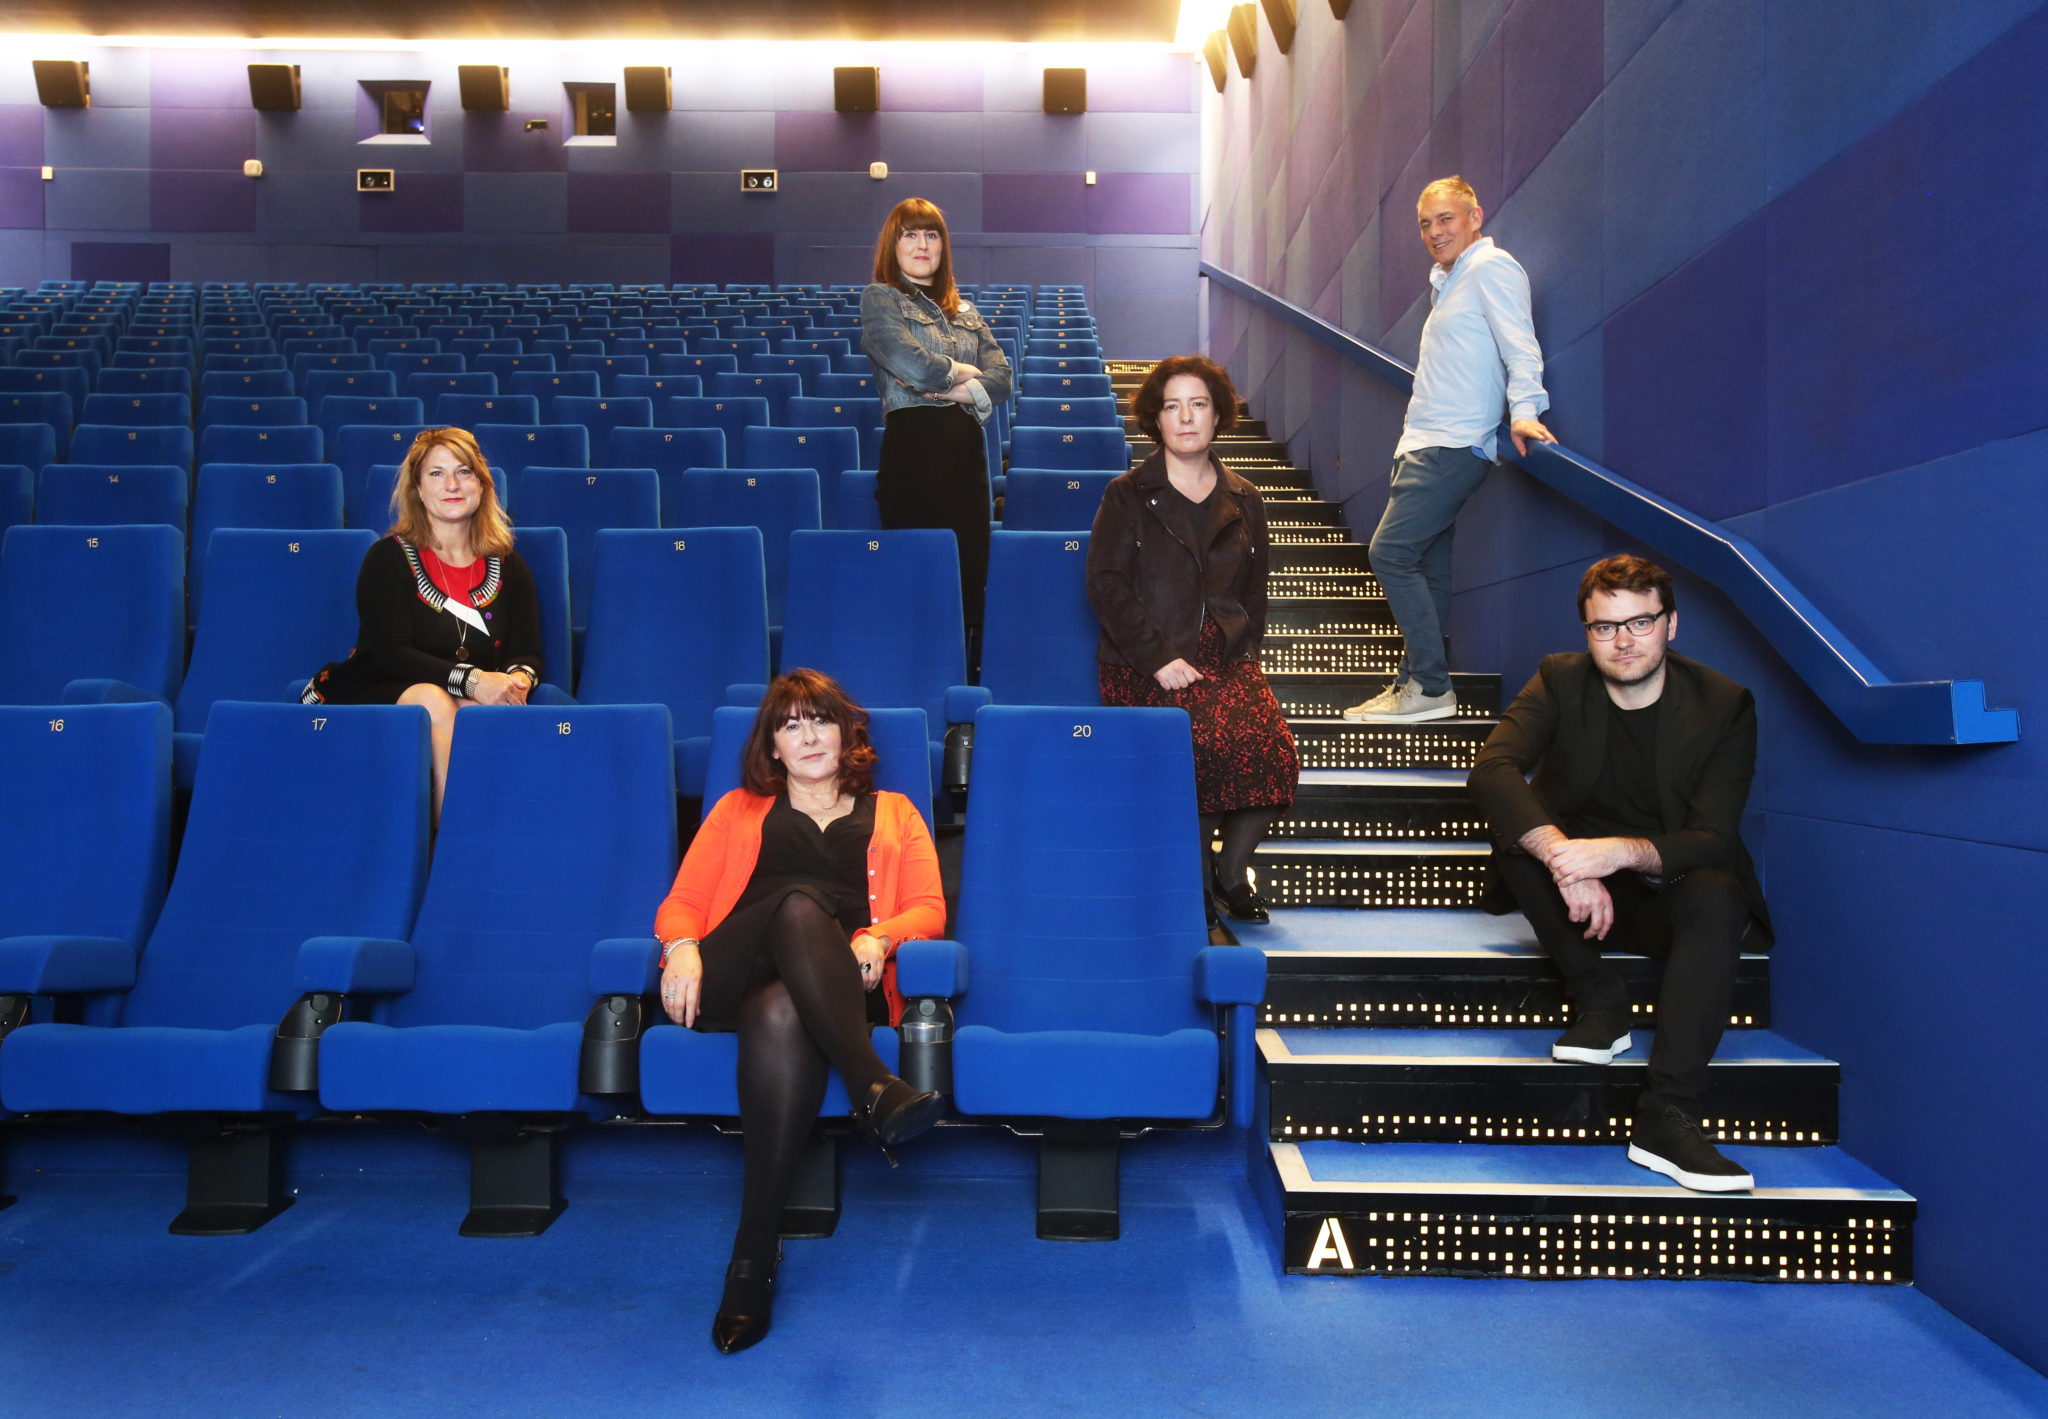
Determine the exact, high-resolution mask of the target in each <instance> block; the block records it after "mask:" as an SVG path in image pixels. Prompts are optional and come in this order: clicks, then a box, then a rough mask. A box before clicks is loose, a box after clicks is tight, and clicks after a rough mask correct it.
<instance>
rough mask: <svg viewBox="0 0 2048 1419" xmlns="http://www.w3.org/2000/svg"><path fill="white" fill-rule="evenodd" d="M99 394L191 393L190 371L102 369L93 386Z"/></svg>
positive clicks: (188, 394) (187, 394)
mask: <svg viewBox="0 0 2048 1419" xmlns="http://www.w3.org/2000/svg"><path fill="white" fill-rule="evenodd" d="M94 389H95V391H96V392H98V393H100V394H183V395H186V396H188V397H189V396H190V395H191V393H192V371H190V370H188V369H153V370H124V369H104V370H101V371H100V377H99V382H98V383H97V384H96V385H95V386H94Z"/></svg>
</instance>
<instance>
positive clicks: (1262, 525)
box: [1088, 355, 1301, 921]
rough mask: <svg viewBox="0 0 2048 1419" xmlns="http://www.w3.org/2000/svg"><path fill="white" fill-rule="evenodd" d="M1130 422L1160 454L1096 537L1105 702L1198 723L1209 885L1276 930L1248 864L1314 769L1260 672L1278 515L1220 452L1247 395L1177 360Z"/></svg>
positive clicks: (1188, 360) (1122, 485)
mask: <svg viewBox="0 0 2048 1419" xmlns="http://www.w3.org/2000/svg"><path fill="white" fill-rule="evenodd" d="M1131 412H1132V414H1133V415H1134V416H1135V417H1136V419H1137V421H1138V428H1139V431H1140V432H1142V433H1143V434H1144V435H1145V436H1146V437H1148V438H1150V439H1151V440H1152V441H1153V442H1154V443H1156V444H1157V445H1158V450H1157V451H1156V452H1155V453H1153V454H1152V456H1151V457H1150V458H1147V459H1146V460H1145V461H1144V462H1143V463H1140V464H1139V465H1138V466H1137V467H1136V468H1134V469H1132V470H1131V471H1130V472H1129V473H1126V474H1124V475H1123V476H1122V477H1121V478H1118V479H1116V480H1115V481H1114V482H1112V483H1111V484H1110V485H1109V487H1108V489H1107V490H1106V491H1105V492H1104V493H1103V497H1102V507H1101V509H1100V510H1099V511H1098V512H1097V513H1096V515H1095V527H1094V531H1093V532H1092V534H1091V535H1090V537H1089V541H1088V600H1089V602H1090V604H1092V605H1093V606H1094V608H1095V615H1096V617H1097V619H1099V620H1100V621H1101V622H1102V637H1101V639H1100V640H1099V641H1098V642H1097V643H1096V648H1095V659H1096V662H1097V665H1096V670H1097V674H1098V675H1099V677H1100V680H1101V684H1102V702H1103V703H1104V704H1108V705H1170V706H1174V707H1176V708H1180V709H1185V710H1186V711H1187V712H1188V716H1189V718H1190V719H1192V720H1193V721H1194V739H1195V793H1196V798H1197V800H1198V805H1199V809H1200V812H1201V815H1202V849H1203V850H1202V864H1203V869H1204V871H1203V880H1204V881H1205V882H1206V883H1209V884H1211V888H1212V890H1215V891H1220V893H1221V895H1222V898H1223V904H1224V905H1225V906H1226V907H1227V908H1228V909H1229V911H1230V914H1231V915H1232V916H1234V917H1236V918H1237V919H1238V920H1240V921H1265V920H1266V919H1267V918H1266V912H1267V905H1268V904H1267V902H1266V901H1265V899H1264V898H1262V897H1260V896H1259V894H1258V893H1257V892H1255V891H1254V890H1253V889H1252V885H1251V882H1250V879H1249V876H1248V873H1247V869H1248V868H1249V867H1250V866H1251V859H1252V852H1253V850H1254V849H1255V848H1257V847H1258V845H1259V841H1260V839H1262V838H1263V837H1265V835H1266V833H1267V831H1268V830H1269V829H1270V828H1271V827H1272V825H1273V823H1274V821H1275V820H1276V819H1278V818H1279V816H1280V815H1281V814H1282V813H1284V812H1286V811H1287V809H1288V808H1289V807H1291V806H1292V805H1293V803H1294V786H1295V784H1296V782H1297V781H1298V780H1299V779H1300V777H1301V759H1300V757H1299V755H1297V754H1296V752H1295V748H1294V736H1293V735H1292V734H1291V733H1290V732H1289V731H1288V728H1287V720H1286V719H1285V717H1284V716H1282V714H1281V713H1280V706H1279V704H1278V703H1277V702H1276V701H1275V700H1274V698H1273V691H1272V689H1271V688H1270V687H1269V686H1268V685H1267V684H1266V676H1265V672H1264V671H1263V670H1261V669H1260V668H1259V642H1260V640H1261V639H1262V638H1263V637H1264V635H1265V631H1266V563H1267V561H1268V559H1269V554H1268V547H1267V540H1266V510H1265V505H1264V504H1263V503H1262V502H1261V501H1260V499H1259V490H1258V489H1257V488H1255V487H1253V486H1252V485H1251V484H1250V483H1248V482H1246V481H1245V480H1244V479H1243V478H1240V477H1238V476H1237V474H1235V473H1232V472H1231V471H1230V470H1229V469H1227V468H1225V467H1224V466H1223V465H1222V464H1221V463H1220V462H1218V461H1217V460H1216V458H1215V456H1214V455H1213V454H1211V453H1210V451H1209V446H1210V444H1212V443H1213V442H1214V441H1215V439H1216V436H1217V435H1218V434H1221V433H1226V432H1228V431H1229V429H1230V428H1231V426H1232V425H1233V424H1235V423H1236V422H1237V391H1236V390H1235V389H1233V388H1232V387H1231V383H1230V376H1229V375H1227V374H1225V373H1224V372H1223V370H1222V369H1221V368H1219V367H1218V366H1217V365H1215V364H1214V363H1213V362H1211V361H1209V360H1207V359H1205V358H1203V357H1202V356H1200V355H1176V356H1174V357H1173V358H1172V359H1168V360H1162V361H1160V362H1159V363H1158V364H1157V365H1155V366H1154V367H1153V369H1152V372H1151V373H1150V374H1148V375H1147V376H1146V377H1145V382H1144V383H1143V384H1142V385H1140V386H1139V388H1138V392H1137V393H1136V394H1135V395H1133V396H1132V398H1131ZM1219 829H1220V830H1221V833H1222V838H1223V846H1222V852H1221V853H1220V855H1219V856H1218V858H1217V860H1216V861H1215V862H1214V863H1213V867H1212V863H1211V859H1210V853H1209V844H1210V842H1211V841H1212V840H1213V839H1214V838H1215V836H1216V834H1217V832H1218V830H1219ZM1214 915H1215V908H1214V906H1213V905H1212V906H1211V907H1210V916H1211V919H1212V920H1213V919H1214Z"/></svg>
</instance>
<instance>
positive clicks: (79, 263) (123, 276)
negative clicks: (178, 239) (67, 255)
mask: <svg viewBox="0 0 2048 1419" xmlns="http://www.w3.org/2000/svg"><path fill="white" fill-rule="evenodd" d="M71 279H72V280H74V281H145V282H147V281H168V280H170V279H171V245H170V243H169V242H163V241H74V242H73V243H71Z"/></svg>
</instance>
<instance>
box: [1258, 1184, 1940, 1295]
mask: <svg viewBox="0 0 2048 1419" xmlns="http://www.w3.org/2000/svg"><path fill="white" fill-rule="evenodd" d="M1444 1201H1445V1199H1444V1197H1443V1196H1442V1195H1441V1194H1430V1193H1413V1194H1403V1193H1393V1192H1385V1193H1377V1194H1375V1195H1374V1196H1373V1199H1372V1204H1371V1206H1370V1207H1368V1206H1365V1205H1363V1204H1362V1203H1361V1202H1360V1200H1359V1198H1358V1197H1357V1196H1356V1195H1355V1194H1349V1193H1331V1194H1326V1195H1317V1194H1314V1193H1294V1194H1290V1195H1289V1196H1288V1198H1287V1211H1286V1217H1285V1222H1284V1235H1283V1240H1282V1250H1283V1254H1284V1259H1285V1264H1286V1269H1287V1271H1288V1273H1289V1274H1291V1275H1300V1276H1514V1277H1518V1278H1526V1279H1528V1280H1532V1281H1544V1280H1550V1281H1569V1280H1575V1279H1577V1280H1590V1279H1593V1278H1594V1277H1596V1276H1597V1277H1600V1278H1603V1279H1604V1278H1607V1277H1610V1276H1611V1277H1615V1278H1625V1277H1634V1278H1645V1279H1658V1280H1668V1281H1680V1280H1684V1281H1787V1282H1794V1283H1798V1282H1805V1283H1808V1284H1811V1283H1814V1282H1821V1283H1829V1282H1833V1283H1855V1284H1865V1285H1880V1286H1882V1285H1905V1284H1909V1283H1911V1281H1912V1279H1913V1229H1912V1225H1911V1223H1912V1220H1913V1211H1914V1208H1913V1204H1912V1203H1910V1202H1888V1201H1882V1200H1875V1199H1873V1200H1871V1201H1869V1202H1846V1201H1842V1200H1838V1199H1832V1198H1816V1199H1812V1200H1805V1199H1799V1198H1778V1197H1764V1198H1731V1199H1722V1198H1711V1197H1704V1196H1698V1195H1691V1194H1679V1195H1677V1196H1676V1197H1675V1199H1674V1201H1673V1203H1672V1204H1668V1206H1669V1208H1670V1210H1669V1211H1668V1212H1667V1211H1661V1210H1660V1211H1646V1210H1645V1209H1644V1208H1643V1205H1642V1204H1641V1203H1640V1202H1638V1201H1635V1200H1633V1199H1631V1200H1630V1201H1629V1202H1628V1203H1627V1204H1625V1205H1616V1200H1615V1199H1611V1198H1610V1199H1598V1200H1595V1199H1588V1198H1579V1197H1570V1196H1562V1197H1543V1196H1531V1197H1526V1198H1524V1197H1514V1198H1501V1199H1497V1200H1494V1199H1479V1198H1473V1199H1470V1200H1469V1201H1466V1202H1465V1204H1464V1206H1463V1207H1462V1208H1461V1209H1460V1210H1458V1211H1455V1212H1453V1211H1446V1210H1444ZM1487 1201H1491V1202H1493V1203H1494V1205H1493V1206H1492V1207H1491V1208H1488V1209H1485V1210H1482V1206H1483V1204H1484V1202H1487ZM1596 1201H1598V1202H1599V1203H1601V1204H1602V1205H1600V1210H1599V1211H1598V1212H1595V1211H1593V1205H1594V1203H1595V1202H1596ZM1610 1209H1612V1210H1610ZM1610 1219H1612V1220H1610ZM1332 1221H1334V1222H1335V1223H1336V1225H1337V1227H1338V1228H1340V1229H1341V1232H1342V1235H1343V1237H1344V1239H1345V1241H1346V1243H1347V1249H1348V1250H1349V1251H1350V1253H1351V1260H1352V1263H1353V1265H1352V1267H1351V1268H1350V1269H1349V1270H1343V1269H1340V1268H1339V1267H1338V1266H1337V1265H1336V1264H1335V1263H1334V1262H1333V1261H1331V1260H1328V1259H1326V1258H1318V1257H1316V1255H1315V1253H1316V1251H1317V1243H1318V1241H1319V1240H1320V1239H1322V1238H1323V1237H1324V1236H1325V1235H1326V1233H1325V1225H1326V1224H1327V1223H1329V1222H1332ZM1766 1233H1768V1236H1766V1235H1765V1234H1766Z"/></svg>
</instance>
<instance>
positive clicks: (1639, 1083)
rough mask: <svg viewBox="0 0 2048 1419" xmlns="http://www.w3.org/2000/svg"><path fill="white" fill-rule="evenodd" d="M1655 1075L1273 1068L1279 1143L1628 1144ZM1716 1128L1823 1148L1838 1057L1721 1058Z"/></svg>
mask: <svg viewBox="0 0 2048 1419" xmlns="http://www.w3.org/2000/svg"><path fill="white" fill-rule="evenodd" d="M1647 1073H1648V1071H1647V1069H1645V1068H1644V1067H1643V1066H1642V1065H1641V1064H1637V1065H1635V1066H1634V1067H1632V1068H1631V1067H1627V1066H1624V1065H1622V1064H1621V1063H1620V1061H1617V1062H1616V1063H1615V1064H1611V1065H1607V1066H1604V1067H1603V1066H1601V1065H1592V1064H1553V1063H1549V1062H1536V1063H1532V1064H1527V1065H1505V1066H1503V1065H1470V1064H1457V1063H1451V1062H1445V1063H1441V1064H1436V1063H1432V1064H1426V1065H1425V1064H1412V1065H1411V1064H1380V1065H1362V1064H1361V1065H1353V1066H1350V1067H1349V1068H1347V1069H1345V1070H1344V1071H1343V1072H1342V1073H1341V1074H1338V1073H1335V1072H1334V1071H1333V1069H1332V1068H1330V1067H1326V1066H1322V1065H1308V1064H1292V1065H1289V1064H1282V1065H1274V1066H1270V1077H1271V1079H1272V1094H1271V1110H1272V1120H1273V1122H1272V1139H1273V1141H1274V1142H1276V1143H1301V1142H1306V1141H1308V1140H1310V1139H1316V1138H1325V1139H1327V1138H1338V1139H1346V1140H1350V1141H1353V1142H1358V1143H1496V1144H1498V1143H1508V1144H1514V1143H1523V1144H1528V1143H1542V1144H1587V1145H1591V1144H1602V1145H1609V1146H1611V1145H1614V1144H1626V1143H1627V1142H1628V1135H1629V1121H1630V1119H1631V1118H1633V1117H1634V1114H1635V1107H1636V1100H1637V1098H1638V1097H1639V1096H1640V1095H1641V1094H1642V1092H1643V1089H1644V1087H1645V1083H1646V1075H1647ZM1711 1077H1712V1081H1713V1082H1712V1092H1711V1093H1710V1094H1709V1095H1708V1098H1709V1099H1710V1101H1711V1104H1712V1108H1711V1111H1710V1112H1711V1116H1710V1117H1703V1118H1702V1119H1701V1127H1702V1129H1703V1130H1704V1131H1705V1132H1706V1133H1707V1136H1708V1137H1710V1138H1713V1139H1715V1140H1716V1141H1717V1142H1721V1143H1739V1144H1774V1145H1779V1146H1784V1147H1800V1148H1813V1147H1821V1146H1824V1145H1828V1144H1833V1143H1836V1142H1839V1141H1840V1139H1839V1134H1840V1129H1841V1118H1840V1092H1841V1070H1840V1068H1839V1067H1837V1066H1834V1065H1819V1064H1797V1065H1761V1064H1743V1065H1721V1066H1716V1067H1714V1068H1713V1070H1712V1071H1711Z"/></svg>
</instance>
